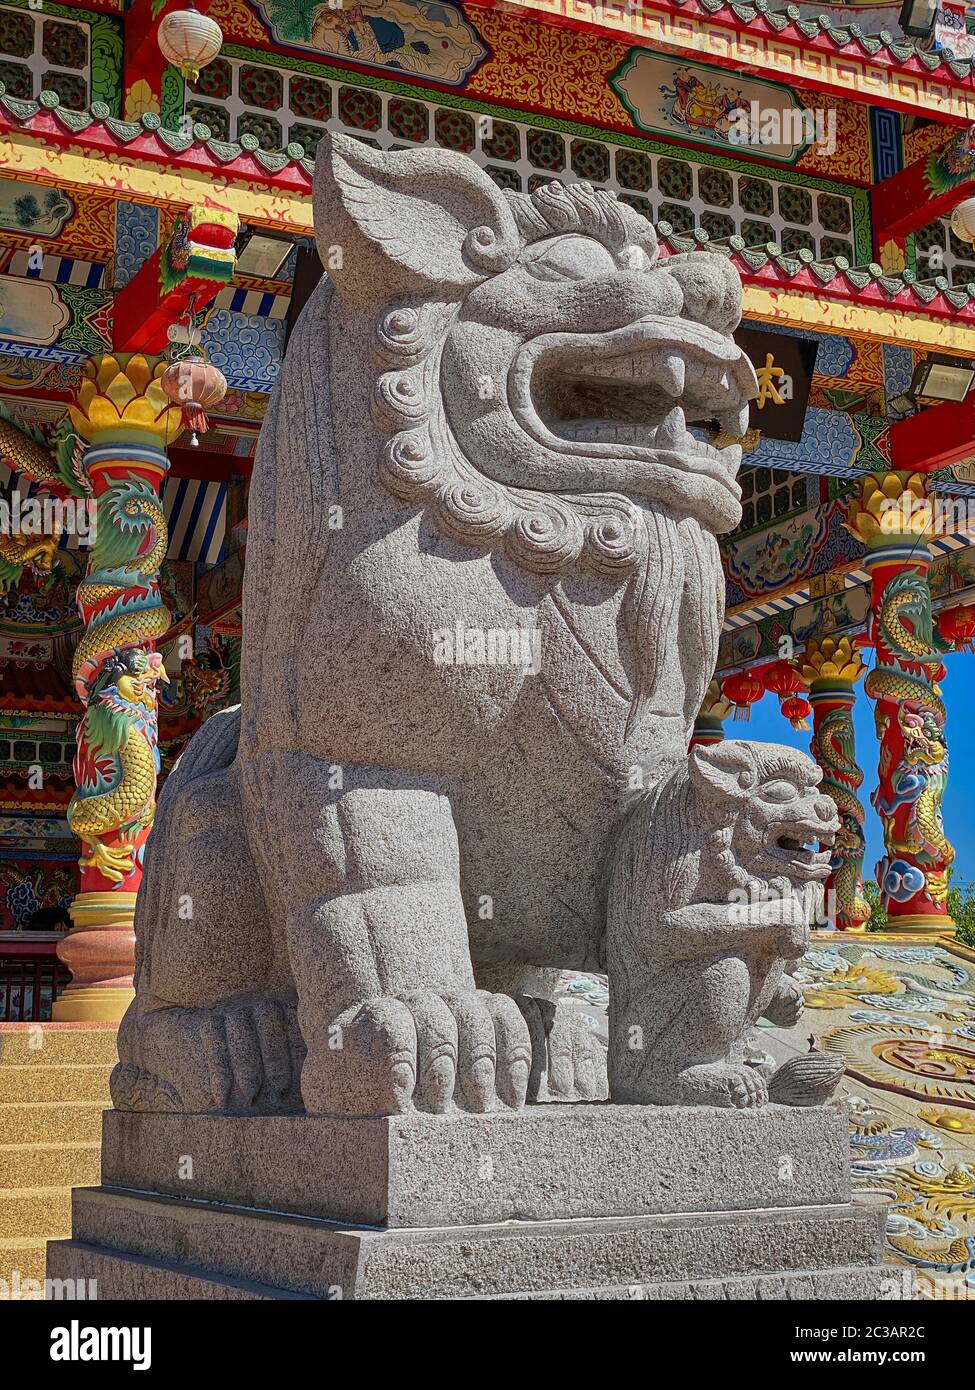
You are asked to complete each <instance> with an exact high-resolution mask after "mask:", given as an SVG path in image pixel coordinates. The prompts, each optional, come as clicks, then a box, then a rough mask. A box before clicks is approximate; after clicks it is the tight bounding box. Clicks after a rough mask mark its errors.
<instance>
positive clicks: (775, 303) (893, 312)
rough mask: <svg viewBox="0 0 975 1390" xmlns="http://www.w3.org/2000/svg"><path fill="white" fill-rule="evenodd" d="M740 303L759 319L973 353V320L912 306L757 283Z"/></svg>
mask: <svg viewBox="0 0 975 1390" xmlns="http://www.w3.org/2000/svg"><path fill="white" fill-rule="evenodd" d="M742 305H743V313H744V316H745V318H750V319H758V320H760V321H761V322H762V323H781V324H785V325H786V326H787V327H789V328H812V329H815V330H816V331H818V332H820V333H842V334H843V335H844V336H849V335H850V334H851V333H855V334H859V335H860V337H862V338H872V339H874V340H875V341H877V342H882V343H898V344H900V345H901V346H902V347H914V348H923V349H932V348H936V349H938V350H939V351H942V352H957V353H960V354H962V355H969V356H973V357H975V326H971V327H970V326H969V325H968V324H965V323H956V322H953V321H952V320H951V319H936V318H929V317H927V315H924V314H918V313H916V312H915V311H914V310H912V309H902V308H899V307H898V306H891V308H889V309H884V308H874V307H872V306H865V305H863V304H851V303H849V301H845V300H842V299H824V298H820V297H819V296H818V295H815V294H810V293H808V292H807V291H802V290H790V289H787V288H786V289H782V290H766V289H763V288H762V287H761V286H760V285H744V286H742Z"/></svg>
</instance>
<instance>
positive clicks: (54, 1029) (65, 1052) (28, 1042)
mask: <svg viewBox="0 0 975 1390" xmlns="http://www.w3.org/2000/svg"><path fill="white" fill-rule="evenodd" d="M117 1036H118V1025H117V1024H115V1023H0V1072H2V1070H3V1068H4V1067H5V1066H7V1065H8V1064H9V1065H12V1066H32V1067H48V1066H63V1065H65V1064H70V1063H75V1064H78V1065H80V1064H88V1065H92V1066H96V1065H97V1066H105V1067H113V1066H114V1065H115V1063H116V1062H117V1061H118V1047H117V1045H116V1038H117ZM38 1044H40V1045H38Z"/></svg>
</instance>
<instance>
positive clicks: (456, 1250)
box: [52, 1187, 886, 1299]
mask: <svg viewBox="0 0 975 1390" xmlns="http://www.w3.org/2000/svg"><path fill="white" fill-rule="evenodd" d="M885 1213H886V1205H885V1204H884V1203H883V1202H871V1203H863V1204H860V1203H844V1204H840V1205H836V1206H828V1207H797V1208H769V1209H765V1210H756V1211H749V1212H714V1213H708V1214H688V1215H683V1216H669V1215H667V1216H638V1217H625V1218H615V1217H613V1218H600V1219H596V1220H573V1221H509V1222H504V1223H499V1224H494V1225H479V1226H467V1227H447V1228H443V1229H439V1230H437V1229H433V1230H431V1229H425V1230H376V1229H374V1228H372V1229H371V1228H366V1227H361V1226H359V1227H355V1226H348V1225H344V1224H340V1223H334V1222H327V1221H323V1220H315V1219H310V1218H302V1217H295V1216H291V1215H287V1214H283V1213H282V1214H278V1213H272V1212H267V1211H247V1210H243V1209H241V1208H228V1207H226V1206H221V1205H219V1204H216V1203H209V1202H200V1201H195V1200H192V1199H183V1200H179V1199H176V1198H172V1197H164V1196H156V1195H152V1194H136V1193H133V1192H121V1191H118V1190H112V1189H109V1188H104V1187H102V1188H79V1189H76V1190H75V1192H74V1205H73V1226H72V1236H73V1242H74V1243H75V1244H78V1243H80V1244H81V1246H83V1247H84V1248H85V1249H89V1248H97V1249H102V1250H107V1251H109V1252H111V1253H112V1254H113V1255H118V1254H122V1255H126V1256H128V1257H129V1258H130V1259H132V1260H134V1261H136V1262H139V1261H142V1262H146V1263H149V1264H162V1265H166V1264H170V1265H176V1264H179V1265H181V1266H182V1265H183V1263H184V1262H185V1265H186V1266H187V1267H188V1268H189V1269H190V1271H191V1273H192V1276H193V1277H194V1278H195V1277H197V1276H198V1275H199V1273H200V1271H203V1272H205V1273H206V1275H207V1276H212V1277H214V1278H217V1279H220V1280H223V1279H230V1280H237V1281H244V1282H249V1281H254V1280H256V1281H257V1282H258V1283H259V1284H262V1285H266V1286H270V1287H274V1288H281V1289H288V1290H291V1291H292V1292H293V1293H302V1294H307V1295H311V1296H313V1297H316V1298H334V1297H341V1298H346V1299H347V1298H367V1299H371V1298H396V1299H401V1298H407V1299H408V1298H471V1297H492V1296H496V1297H512V1296H513V1295H515V1294H520V1295H523V1296H525V1297H537V1296H543V1295H544V1296H550V1295H551V1296H565V1297H570V1296H571V1297H576V1296H586V1297H589V1296H593V1291H597V1290H600V1289H603V1290H605V1289H616V1290H619V1289H626V1288H630V1287H640V1288H642V1287H643V1286H644V1285H652V1286H656V1287H657V1288H658V1289H665V1288H666V1287H668V1286H670V1285H677V1284H682V1283H685V1282H693V1283H699V1282H702V1281H708V1280H710V1281H712V1282H713V1281H715V1280H717V1279H720V1278H721V1277H722V1276H724V1277H726V1278H729V1279H732V1278H735V1279H741V1278H744V1279H756V1278H764V1277H765V1276H768V1277H769V1278H770V1279H772V1280H773V1283H774V1280H775V1279H779V1280H781V1279H782V1278H783V1277H785V1276H787V1275H788V1274H789V1273H790V1271H794V1270H806V1271H813V1272H815V1271H816V1270H831V1269H837V1268H843V1269H850V1268H860V1269H861V1270H862V1271H866V1270H868V1269H876V1268H877V1267H878V1265H880V1262H881V1260H882V1258H883V1256H882V1248H883V1228H884V1218H885ZM52 1248H54V1247H52ZM63 1268H64V1269H65V1270H66V1271H67V1268H68V1266H67V1264H65V1265H64V1266H63ZM71 1268H74V1266H72V1267H71ZM127 1278H128V1276H127V1275H126V1279H127ZM134 1287H135V1286H134V1285H132V1284H131V1283H129V1282H125V1283H123V1284H122V1285H121V1286H116V1285H115V1284H114V1283H111V1284H106V1285H105V1286H104V1288H103V1289H102V1291H101V1296H102V1297H105V1298H130V1297H135V1296H136V1294H135V1293H134V1292H132V1289H133V1288H134ZM756 1287H757V1286H756ZM770 1287H771V1285H770ZM573 1289H575V1290H577V1292H575V1293H573V1292H572V1290H573ZM582 1290H586V1291H587V1292H586V1293H585V1294H584V1295H583V1294H582V1293H581V1292H579V1291H582ZM552 1291H557V1292H555V1293H552ZM613 1296H623V1295H622V1294H618V1295H613ZM641 1296H642V1295H641ZM653 1296H654V1297H662V1296H664V1295H662V1294H654V1295H653ZM748 1296H749V1297H758V1296H760V1295H758V1294H749V1295H748ZM850 1296H853V1295H852V1294H851V1295H850Z"/></svg>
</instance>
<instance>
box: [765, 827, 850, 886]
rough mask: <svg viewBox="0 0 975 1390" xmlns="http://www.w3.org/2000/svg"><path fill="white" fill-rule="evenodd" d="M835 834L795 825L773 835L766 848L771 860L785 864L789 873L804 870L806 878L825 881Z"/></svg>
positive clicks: (829, 831) (832, 831) (830, 830)
mask: <svg viewBox="0 0 975 1390" xmlns="http://www.w3.org/2000/svg"><path fill="white" fill-rule="evenodd" d="M834 840H835V831H834V830H832V829H827V828H826V827H825V826H822V825H813V824H812V823H811V822H810V823H809V824H805V823H803V824H795V825H790V826H789V827H788V829H787V830H783V831H782V833H781V834H779V835H776V836H775V837H774V839H773V841H772V843H771V844H770V845H769V847H768V853H769V854H770V855H771V856H772V858H773V859H782V860H785V861H787V862H788V863H789V864H790V865H791V866H792V869H793V871H796V870H805V871H808V872H809V873H810V876H821V877H823V878H825V877H826V875H827V873H828V872H829V861H830V850H831V848H832V846H833V842H834Z"/></svg>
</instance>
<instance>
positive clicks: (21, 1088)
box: [0, 1062, 112, 1180]
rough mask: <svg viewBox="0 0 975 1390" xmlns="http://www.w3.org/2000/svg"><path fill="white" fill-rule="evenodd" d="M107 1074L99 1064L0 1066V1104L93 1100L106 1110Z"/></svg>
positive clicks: (109, 1099)
mask: <svg viewBox="0 0 975 1390" xmlns="http://www.w3.org/2000/svg"><path fill="white" fill-rule="evenodd" d="M111 1072H112V1069H111V1067H110V1066H107V1065H106V1064H105V1063H102V1062H98V1063H90V1062H82V1063H77V1062H71V1063H54V1064H52V1065H51V1066H35V1065H33V1064H31V1063H14V1064H13V1065H6V1066H0V1105H11V1104H14V1105H15V1104H17V1103H18V1102H30V1101H39V1100H40V1101H43V1100H97V1101H99V1102H100V1103H101V1104H102V1105H103V1106H104V1107H106V1108H107V1107H108V1106H110V1105H111V1103H112V1099H111V1096H110V1095H109V1091H108V1078H109V1076H110V1075H111ZM0 1180H2V1174H0Z"/></svg>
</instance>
